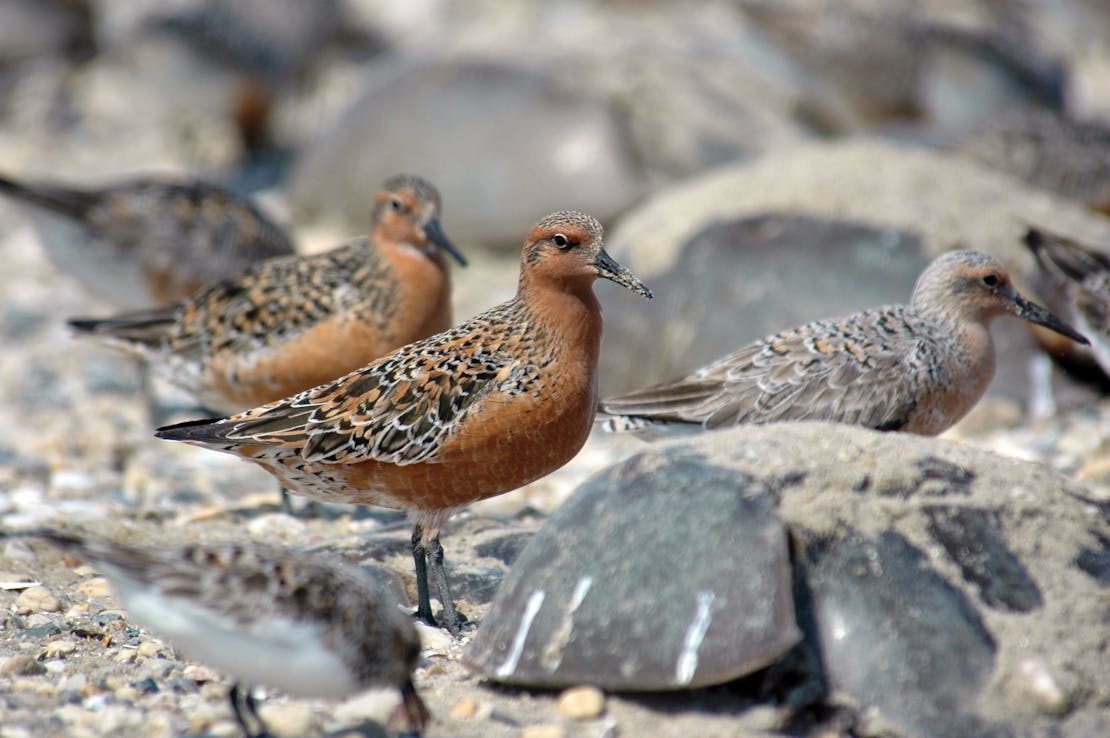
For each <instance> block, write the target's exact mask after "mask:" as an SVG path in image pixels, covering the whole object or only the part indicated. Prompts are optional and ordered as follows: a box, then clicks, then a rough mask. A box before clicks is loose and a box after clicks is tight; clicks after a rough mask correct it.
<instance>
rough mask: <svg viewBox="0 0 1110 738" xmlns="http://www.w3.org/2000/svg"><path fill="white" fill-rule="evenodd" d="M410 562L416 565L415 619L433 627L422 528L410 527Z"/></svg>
mask: <svg viewBox="0 0 1110 738" xmlns="http://www.w3.org/2000/svg"><path fill="white" fill-rule="evenodd" d="M412 561H413V564H415V565H416V617H418V618H419V619H421V620H423V621H424V622H425V623H427V624H428V625H435V624H436V619H435V617H433V616H432V600H431V596H430V595H429V593H428V561H427V555H426V551H425V550H424V528H423V527H421V526H420V525H414V526H413V527H412Z"/></svg>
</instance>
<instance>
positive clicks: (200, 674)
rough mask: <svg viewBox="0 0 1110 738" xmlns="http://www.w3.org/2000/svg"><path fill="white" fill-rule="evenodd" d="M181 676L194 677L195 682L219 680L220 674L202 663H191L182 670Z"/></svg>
mask: <svg viewBox="0 0 1110 738" xmlns="http://www.w3.org/2000/svg"><path fill="white" fill-rule="evenodd" d="M181 676H183V677H185V678H186V679H192V680H193V681H194V682H218V681H219V680H220V675H219V674H218V673H217V672H215V671H214V670H212V669H209V668H208V667H207V666H204V665H202V664H189V665H188V666H186V667H185V669H184V670H183V671H182V672H181Z"/></svg>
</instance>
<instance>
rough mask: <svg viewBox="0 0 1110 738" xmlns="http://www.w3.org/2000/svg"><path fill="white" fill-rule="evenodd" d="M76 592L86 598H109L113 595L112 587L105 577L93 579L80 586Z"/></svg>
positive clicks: (76, 588) (75, 589)
mask: <svg viewBox="0 0 1110 738" xmlns="http://www.w3.org/2000/svg"><path fill="white" fill-rule="evenodd" d="M74 591H75V592H77V594H79V595H83V596H85V597H109V596H111V595H112V585H111V584H109V583H108V580H107V579H105V578H104V577H93V578H92V579H86V580H85V581H83V582H81V583H80V584H78V585H77V586H76V587H75V588H74Z"/></svg>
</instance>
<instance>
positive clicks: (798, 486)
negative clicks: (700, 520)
mask: <svg viewBox="0 0 1110 738" xmlns="http://www.w3.org/2000/svg"><path fill="white" fill-rule="evenodd" d="M625 464H626V465H629V464H634V465H637V466H640V467H644V468H651V469H654V470H655V471H654V472H653V474H654V476H655V477H657V478H660V479H668V478H670V477H671V474H672V473H674V472H672V471H671V470H677V469H681V470H682V474H683V476H684V477H693V478H697V477H698V476H699V475H700V474H702V473H704V470H707V469H708V470H712V472H713V473H714V474H725V473H727V471H726V470H731V474H733V475H734V479H735V480H737V482H736V483H743V484H744V485H745V486H752V487H755V488H758V487H762V488H764V489H766V490H767V491H768V493H769V494H770V495H771V497H772V499H774V500H775V501H776V502H777V505H776V514H777V515H778V516H779V517H780V519H781V520H782V521H783V522H784V523H785V524H786V525H787V526H789V527H790V528H791V529H792V531H793V532H794V539H795V542H796V544H797V545H796V546H795V550H796V557H795V560H796V562H799V563H800V566H799V567H798V576H799V577H800V580H801V582H802V584H801V588H800V589H799V590H798V591H799V594H798V595H797V596H796V601H797V602H798V603H799V604H798V613H799V621H800V623H801V625H802V627H803V630H804V631H805V632H806V634H807V638H806V641H805V647H806V648H808V649H810V650H811V651H812V652H813V653H815V654H816V657H817V659H818V661H819V663H820V664H821V671H822V673H823V680H824V682H826V686H827V687H828V688H829V690H830V696H829V699H830V700H832V702H833V703H834V704H842V703H843V702H844V701H846V702H847V703H848V704H850V705H853V706H855V707H856V708H858V714H857V716H856V718H855V719H856V722H857V725H856V726H855V728H854V730H855V732H857V733H858V734H861V735H862V734H867V735H872V734H876V733H878V734H885V733H884V731H886V732H888V733H891V734H894V735H900V736H911V737H915V738H926V737H927V736H934V735H953V736H970V737H973V738H981V737H983V736H1010V735H1014V736H1040V735H1048V734H1053V732H1054V731H1062V732H1061V734H1070V732H1071V731H1070V729H1068V728H1067V727H1066V724H1068V723H1074V724H1075V725H1088V724H1097V720H1096V717H1095V716H1098V715H1099V714H1100V713H1101V711H1102V710H1103V709H1104V708H1103V707H1102V705H1104V704H1106V700H1110V683H1107V682H1106V680H1105V678H1104V676H1105V664H1106V651H1105V648H1106V645H1105V625H1106V612H1107V609H1106V585H1105V582H1103V581H1100V578H1099V572H1101V571H1102V569H1101V568H1100V567H1101V566H1102V554H1104V553H1105V550H1106V541H1107V540H1110V518H1108V517H1106V516H1105V515H1104V512H1103V511H1102V509H1101V507H1100V505H1099V504H1097V500H1098V499H1099V498H1098V496H1097V495H1096V493H1095V492H1094V491H1093V490H1090V489H1088V488H1086V487H1084V486H1083V485H1081V484H1078V483H1076V482H1073V481H1070V480H1068V479H1066V478H1065V477H1063V476H1060V475H1059V474H1057V473H1056V472H1054V471H1052V470H1051V469H1049V468H1048V467H1046V466H1043V465H1040V464H1033V463H1029V462H1024V461H1019V460H1017V459H1013V458H1007V457H1003V456H998V455H996V454H992V453H990V452H987V451H984V450H981V449H977V448H975V447H973V446H970V445H968V444H961V443H953V442H950V441H944V440H941V439H935V438H922V437H918V436H911V435H904V434H896V433H887V434H884V433H878V432H875V431H869V430H864V429H860V428H855V427H851V426H844V425H835V424H827V423H783V424H772V425H766V426H753V427H740V428H734V429H730V430H727V431H721V432H716V433H702V434H700V435H697V436H692V437H687V438H684V439H681V440H678V441H675V442H672V443H667V444H659V445H655V446H652V447H649V449H648V450H646V451H644V452H643V453H641V454H638V455H637V456H635V457H633V458H632V459H630V460H629V461H626V462H625ZM602 478H604V476H602V477H599V479H602ZM674 494H675V496H676V497H678V496H680V495H681V493H679V492H678V490H677V489H676V490H675V493H674ZM616 540H617V541H619V540H622V539H616ZM614 545H616V543H614ZM769 671H772V672H774V671H775V670H769ZM767 678H771V679H774V678H775V677H774V675H773V674H772V675H771V676H765V677H764V679H765V680H766V679H767ZM1081 717H1082V719H1080V718H1081ZM1090 720H1094V721H1095V722H1094V723H1089V722H1088V721H1090ZM1075 735H1085V733H1084V732H1083V729H1078V728H1077V732H1076V733H1075Z"/></svg>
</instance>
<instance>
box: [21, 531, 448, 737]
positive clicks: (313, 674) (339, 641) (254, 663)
mask: <svg viewBox="0 0 1110 738" xmlns="http://www.w3.org/2000/svg"><path fill="white" fill-rule="evenodd" d="M20 535H25V534H20ZM31 535H36V536H39V537H43V538H46V539H47V540H49V541H51V542H52V543H54V544H55V545H57V546H59V547H61V548H62V549H63V550H66V551H69V552H71V553H73V554H75V555H76V556H78V557H80V558H82V559H85V560H87V561H89V562H90V563H91V564H93V566H95V567H96V568H97V569H99V570H100V571H101V573H103V574H104V575H105V576H106V577H108V579H109V580H110V581H111V582H112V584H113V585H114V586H115V589H116V591H117V593H118V595H119V598H120V601H121V602H122V604H123V606H124V608H125V609H126V610H127V612H128V615H129V616H130V617H133V618H134V619H135V621H136V622H138V623H139V624H142V625H145V626H147V627H149V628H150V629H151V630H153V631H154V632H155V633H156V634H158V635H159V636H162V637H164V638H166V639H167V640H168V641H170V642H171V643H172V644H174V645H175V646H177V647H180V648H181V649H182V651H183V652H184V653H185V654H186V655H187V656H188V657H189V658H192V659H196V660H197V661H200V662H203V663H205V664H209V665H211V666H213V667H215V668H217V669H220V670H221V671H225V672H226V673H227V674H229V675H230V676H232V677H233V678H234V679H235V680H236V681H235V683H234V685H233V686H232V687H231V692H230V699H231V706H232V710H233V711H234V714H235V719H236V720H237V721H238V723H239V725H240V727H241V728H242V730H243V733H244V735H246V736H248V737H250V736H264V735H270V734H269V733H268V732H267V731H266V727H265V724H264V723H263V722H262V720H261V718H260V717H259V716H258V710H257V706H256V704H255V700H254V698H253V696H252V695H251V692H250V685H254V684H265V685H269V686H272V687H277V688H278V689H281V690H283V691H285V692H288V693H290V694H294V695H299V696H302V697H325V698H338V697H345V696H348V695H351V694H354V693H357V692H360V691H363V690H365V689H369V688H370V687H376V686H395V687H397V688H398V689H399V690H400V692H401V699H402V703H401V705H400V707H399V708H398V710H399V712H401V713H402V715H403V718H404V719H405V721H406V722H407V723H408V724H409V726H411V727H412V728H413V729H415V730H416V731H418V732H419V731H422V730H423V728H424V726H425V724H426V723H427V721H428V711H427V709H426V708H425V706H424V703H423V701H422V700H421V699H420V696H419V695H418V694H417V693H416V689H415V687H414V686H413V683H412V672H413V669H414V668H415V666H416V664H417V662H418V661H419V659H420V638H419V636H418V635H417V633H416V628H415V627H414V625H413V623H412V620H411V619H409V617H408V616H407V615H405V613H404V612H403V611H402V610H401V609H400V603H398V602H396V601H395V600H394V599H393V598H392V597H390V596H389V595H388V594H387V593H386V591H385V590H384V588H383V587H382V586H381V585H380V584H379V583H378V582H377V581H376V580H375V579H374V578H373V577H371V576H370V574H369V573H368V572H366V571H365V570H363V569H362V568H360V567H357V566H354V565H351V564H346V563H341V562H338V561H335V560H334V559H333V558H329V557H325V556H323V555H320V554H310V553H305V552H297V551H292V550H288V549H281V548H276V547H273V546H265V545H263V544H259V543H193V544H187V545H180V546H165V545H161V546H155V547H141V548H140V547H136V546H130V545H125V544H122V543H114V542H110V541H107V540H100V539H96V538H92V537H87V536H83V535H75V534H72V533H69V532H61V531H37V532H34V533H32V534H31ZM251 719H253V720H254V721H255V722H256V723H258V730H256V731H252V730H251V728H250V725H249V720H251Z"/></svg>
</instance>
